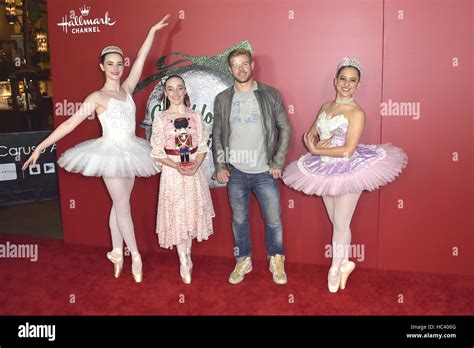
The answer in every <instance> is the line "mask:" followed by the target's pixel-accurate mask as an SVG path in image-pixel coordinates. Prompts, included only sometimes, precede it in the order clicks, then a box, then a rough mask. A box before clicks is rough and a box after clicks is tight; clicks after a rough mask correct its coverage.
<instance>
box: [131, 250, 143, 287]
mask: <svg viewBox="0 0 474 348" xmlns="http://www.w3.org/2000/svg"><path fill="white" fill-rule="evenodd" d="M134 263H140V264H141V263H142V257H141V255H140V254H139V253H138V252H137V251H134V252H132V275H133V279H134V280H135V283H141V282H142V280H143V271H140V273H134V272H133V264H134Z"/></svg>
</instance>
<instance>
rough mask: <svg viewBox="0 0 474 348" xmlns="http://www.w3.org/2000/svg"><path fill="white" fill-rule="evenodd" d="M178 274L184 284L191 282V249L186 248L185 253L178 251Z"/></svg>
mask: <svg viewBox="0 0 474 348" xmlns="http://www.w3.org/2000/svg"><path fill="white" fill-rule="evenodd" d="M178 256H179V274H180V275H181V279H182V280H183V283H184V284H191V274H192V273H193V262H192V261H191V249H190V248H188V249H186V252H185V253H178Z"/></svg>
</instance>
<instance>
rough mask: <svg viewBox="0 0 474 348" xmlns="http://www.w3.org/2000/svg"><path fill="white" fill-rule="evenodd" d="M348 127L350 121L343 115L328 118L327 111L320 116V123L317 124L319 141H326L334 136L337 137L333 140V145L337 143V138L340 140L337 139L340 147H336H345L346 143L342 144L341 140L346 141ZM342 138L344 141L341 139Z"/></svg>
mask: <svg viewBox="0 0 474 348" xmlns="http://www.w3.org/2000/svg"><path fill="white" fill-rule="evenodd" d="M348 126H349V121H348V120H347V118H345V117H344V115H343V114H340V115H335V116H333V117H330V118H328V117H327V115H326V112H325V111H323V112H322V113H321V114H319V117H318V121H317V122H316V127H317V128H318V135H319V139H320V140H326V139H329V138H330V137H331V136H333V135H334V136H335V137H334V138H333V141H332V142H331V144H333V143H335V138H339V139H337V140H338V141H337V143H338V145H335V146H341V145H344V142H343V143H342V144H340V140H344V141H345V137H346V132H347V127H348ZM341 137H342V139H340V138H341Z"/></svg>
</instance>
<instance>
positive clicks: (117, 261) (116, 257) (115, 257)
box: [107, 248, 123, 278]
mask: <svg viewBox="0 0 474 348" xmlns="http://www.w3.org/2000/svg"><path fill="white" fill-rule="evenodd" d="M107 258H108V259H109V260H110V261H111V262H112V263H113V264H114V277H115V278H118V277H120V274H121V273H122V268H123V253H122V248H114V249H112V251H109V252H108V253H107Z"/></svg>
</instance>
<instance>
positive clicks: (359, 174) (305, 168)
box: [283, 144, 408, 196]
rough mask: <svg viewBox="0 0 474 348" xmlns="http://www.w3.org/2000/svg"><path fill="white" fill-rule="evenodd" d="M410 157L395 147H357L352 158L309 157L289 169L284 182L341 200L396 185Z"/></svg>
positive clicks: (310, 192) (390, 145)
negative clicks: (345, 195)
mask: <svg viewBox="0 0 474 348" xmlns="http://www.w3.org/2000/svg"><path fill="white" fill-rule="evenodd" d="M407 162H408V157H407V155H406V153H405V152H403V150H402V149H400V148H398V147H396V146H393V145H392V144H382V145H364V144H359V145H357V148H356V151H355V152H354V154H353V155H352V156H351V157H349V158H339V157H327V156H317V155H312V154H310V153H307V154H305V155H303V156H301V157H300V158H299V159H298V160H297V161H294V162H292V163H290V164H289V165H288V167H287V168H286V169H285V172H284V173H283V182H284V183H285V184H286V185H288V186H289V187H291V188H293V189H295V190H297V191H302V192H304V193H305V194H307V195H318V196H341V195H344V194H347V193H360V192H362V191H364V190H367V191H373V190H376V189H378V188H379V187H380V186H383V185H385V184H387V183H389V182H391V181H393V180H394V179H395V178H396V177H397V176H398V175H399V174H400V173H401V171H402V170H403V169H404V168H405V167H406V165H407Z"/></svg>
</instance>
